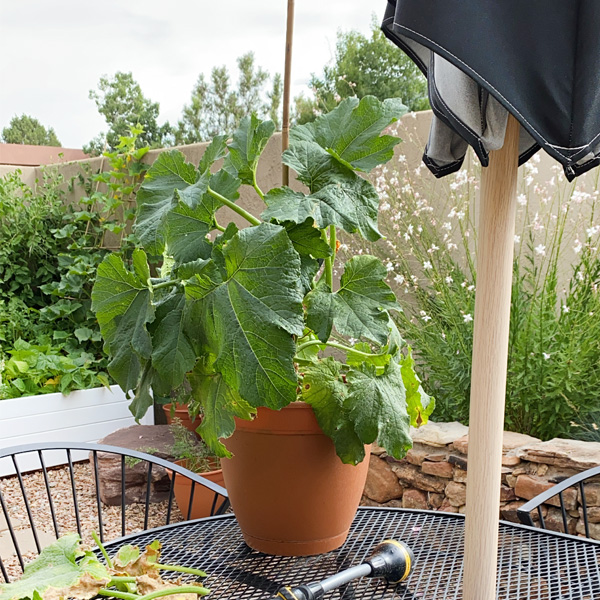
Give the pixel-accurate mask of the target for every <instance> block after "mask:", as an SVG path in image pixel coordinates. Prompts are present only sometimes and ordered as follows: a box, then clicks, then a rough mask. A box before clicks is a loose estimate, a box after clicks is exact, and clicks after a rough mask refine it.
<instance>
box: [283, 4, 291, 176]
mask: <svg viewBox="0 0 600 600" xmlns="http://www.w3.org/2000/svg"><path fill="white" fill-rule="evenodd" d="M293 37H294V0H288V4H287V28H286V34H285V71H284V74H283V118H282V124H281V147H282V151H283V150H287V147H288V146H289V143H290V87H291V78H292V41H293ZM281 183H282V184H283V185H289V183H290V168H289V167H288V166H287V165H282V169H281Z"/></svg>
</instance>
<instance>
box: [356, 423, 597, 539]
mask: <svg viewBox="0 0 600 600" xmlns="http://www.w3.org/2000/svg"><path fill="white" fill-rule="evenodd" d="M411 434H412V438H413V447H412V449H411V450H409V452H408V454H407V455H406V457H405V458H404V459H402V460H397V459H395V458H393V457H391V456H388V455H387V454H386V453H385V451H384V450H383V448H379V447H377V446H374V448H373V450H372V454H371V463H370V466H369V476H368V478H367V484H366V486H365V491H364V496H363V501H362V504H363V505H366V506H392V507H402V508H417V509H429V510H441V511H446V512H452V513H463V514H464V513H465V512H466V496H467V488H466V482H467V469H468V447H469V437H468V428H467V427H465V426H464V425H461V424H460V423H428V424H427V425H426V426H424V427H422V428H420V429H416V430H412V431H411ZM597 465H600V443H592V442H581V441H577V440H563V439H554V440H550V441H549V442H541V441H540V440H539V439H537V438H534V437H531V436H528V435H523V434H519V433H512V432H505V433H504V440H503V452H502V480H501V482H499V484H500V505H499V517H500V518H502V519H506V520H509V521H515V522H518V518H517V509H518V508H520V507H521V506H522V505H523V504H525V502H526V501H527V500H531V499H532V498H534V497H535V496H537V495H538V494H540V493H541V492H543V491H545V490H547V489H549V488H551V487H552V486H554V485H555V484H556V483H559V482H560V481H563V480H564V479H566V478H567V477H570V476H571V475H574V474H575V473H579V472H581V471H583V470H586V469H589V468H591V467H594V466H597ZM585 491H586V504H587V507H588V518H589V521H590V534H591V536H592V537H593V538H594V539H599V540H600V481H597V482H596V481H594V482H590V483H586V484H585ZM579 496H580V494H579V492H578V491H577V490H576V489H572V488H571V489H568V490H566V491H565V492H564V494H563V498H564V501H565V505H566V509H567V511H568V517H567V524H568V529H569V533H572V534H583V533H584V524H583V520H582V519H581V515H582V507H581V498H580V497H579ZM558 506H560V505H559V501H558V498H555V499H552V500H551V501H550V502H549V503H548V504H547V505H544V506H543V507H542V514H543V516H544V520H545V522H546V526H547V527H548V528H549V529H553V530H556V531H563V521H562V513H561V511H560V509H559V508H557V507H558ZM533 516H534V518H536V519H537V515H536V514H534V515H533Z"/></svg>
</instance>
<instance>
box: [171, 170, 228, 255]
mask: <svg viewBox="0 0 600 600" xmlns="http://www.w3.org/2000/svg"><path fill="white" fill-rule="evenodd" d="M209 185H210V187H211V189H212V190H214V191H216V192H218V193H219V194H221V195H222V196H225V197H226V198H228V199H229V200H235V199H237V198H238V197H239V193H238V189H239V187H240V180H239V179H238V178H237V177H233V176H232V175H230V174H229V173H227V172H226V171H223V170H221V171H219V172H217V173H215V174H214V175H211V176H210V179H209ZM206 189H207V187H206V185H205V184H204V182H203V180H199V181H198V182H197V183H196V184H194V185H193V186H190V187H188V188H185V189H183V190H181V191H179V190H175V192H174V195H173V200H172V204H171V209H170V210H169V211H167V212H166V213H165V216H164V217H163V219H164V231H165V239H166V243H167V247H168V253H169V254H170V255H172V256H173V257H174V258H175V260H176V261H177V263H179V264H182V263H188V262H193V261H196V260H198V259H206V258H208V257H209V256H210V254H211V250H212V244H211V242H210V240H209V239H208V238H207V235H208V233H209V232H210V231H212V230H213V229H214V228H215V213H216V212H217V210H218V209H219V208H221V206H222V204H221V202H219V201H218V200H216V199H215V198H214V197H213V196H212V195H211V194H210V193H208V192H207V191H206Z"/></svg>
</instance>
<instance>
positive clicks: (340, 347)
mask: <svg viewBox="0 0 600 600" xmlns="http://www.w3.org/2000/svg"><path fill="white" fill-rule="evenodd" d="M319 344H320V345H321V346H329V347H330V348H337V349H338V350H343V351H344V352H352V354H358V355H359V356H366V357H369V358H372V357H374V356H385V355H386V354H387V352H380V353H379V354H371V353H370V352H361V351H360V350H355V349H354V348H350V347H349V346H344V344H338V343H337V342H325V343H323V342H322V341H321V340H309V341H308V342H304V344H301V345H300V346H298V348H297V349H296V352H301V351H302V350H304V349H305V348H308V347H310V346H317V345H319Z"/></svg>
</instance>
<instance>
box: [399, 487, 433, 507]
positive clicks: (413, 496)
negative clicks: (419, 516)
mask: <svg viewBox="0 0 600 600" xmlns="http://www.w3.org/2000/svg"><path fill="white" fill-rule="evenodd" d="M402 508H418V509H420V510H426V509H427V508H429V505H428V504H427V494H425V492H422V491H421V490H414V489H410V490H405V492H404V494H403V495H402Z"/></svg>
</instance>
